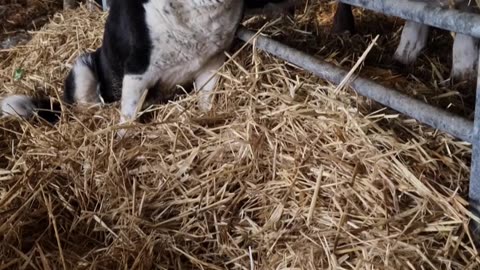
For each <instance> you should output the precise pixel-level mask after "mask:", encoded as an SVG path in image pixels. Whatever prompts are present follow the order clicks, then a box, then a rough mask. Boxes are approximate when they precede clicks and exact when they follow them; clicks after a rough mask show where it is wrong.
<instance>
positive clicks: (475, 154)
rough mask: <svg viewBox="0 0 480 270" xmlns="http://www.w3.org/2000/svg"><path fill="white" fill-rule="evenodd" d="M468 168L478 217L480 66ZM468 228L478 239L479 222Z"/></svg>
mask: <svg viewBox="0 0 480 270" xmlns="http://www.w3.org/2000/svg"><path fill="white" fill-rule="evenodd" d="M479 60H480V58H479ZM479 63H480V62H479ZM470 169H471V170H470V186H469V192H468V197H469V198H468V199H469V202H470V211H472V213H474V214H475V215H476V216H477V217H480V66H479V69H478V75H477V93H476V100H475V119H474V122H473V133H472V164H471V168H470ZM470 229H471V231H472V234H473V236H474V237H475V238H476V240H477V241H478V240H480V224H479V223H477V222H475V221H472V222H471V223H470Z"/></svg>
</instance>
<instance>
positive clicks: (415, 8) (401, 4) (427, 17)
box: [339, 0, 480, 38]
mask: <svg viewBox="0 0 480 270" xmlns="http://www.w3.org/2000/svg"><path fill="white" fill-rule="evenodd" d="M339 1H340V2H342V3H345V4H350V5H352V6H357V7H362V8H366V9H369V10H372V11H376V12H380V13H383V14H385V15H390V16H395V17H400V18H402V19H406V20H410V21H415V22H419V23H423V24H426V25H430V26H434V27H438V28H441V29H445V30H449V31H452V32H457V33H462V34H466V35H470V36H473V37H475V38H480V15H476V14H473V13H468V12H462V11H459V10H453V9H448V7H440V6H438V4H437V5H435V4H432V3H428V1H427V2H424V1H414V0H339ZM472 2H473V1H472Z"/></svg>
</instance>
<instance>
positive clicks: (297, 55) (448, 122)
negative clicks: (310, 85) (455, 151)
mask: <svg viewBox="0 0 480 270" xmlns="http://www.w3.org/2000/svg"><path fill="white" fill-rule="evenodd" d="M339 1H340V2H343V3H345V4H350V5H352V6H357V7H362V8H365V9H369V10H372V11H376V12H379V13H383V14H385V15H391V16H395V17H399V18H402V19H406V20H410V21H415V22H419V23H423V24H426V25H430V26H433V27H437V28H440V29H444V30H448V31H451V32H456V33H462V34H465V35H469V36H472V37H474V38H477V39H480V15H476V14H472V13H467V12H461V11H458V10H452V9H448V8H442V7H439V6H433V5H430V4H427V3H423V2H415V1H413V0H339ZM238 37H239V38H240V39H241V40H243V41H245V42H251V41H252V39H253V38H255V46H256V47H257V48H259V49H261V50H264V51H266V52H268V53H270V54H272V55H275V56H277V57H279V58H281V59H283V60H285V61H287V62H291V63H293V64H295V65H296V66H299V67H301V68H303V69H305V70H307V71H310V72H312V73H313V74H315V75H317V76H318V77H320V78H322V79H325V80H327V81H330V82H332V83H334V84H340V83H341V82H342V81H343V80H344V78H345V77H346V76H347V74H348V71H346V70H343V69H341V68H338V67H336V66H334V65H332V64H329V63H327V62H324V61H321V60H318V59H316V58H314V57H313V56H310V55H308V54H306V53H303V52H301V51H298V50H295V49H293V48H290V47H288V46H285V45H283V44H281V43H280V42H277V41H274V40H272V39H269V38H266V37H261V36H258V37H255V33H253V32H251V31H249V30H247V29H245V28H240V30H239V31H238ZM478 63H479V67H480V59H479V61H478ZM348 85H349V86H350V87H352V88H353V89H354V90H355V91H356V92H358V93H359V94H361V95H363V96H365V97H368V98H370V99H372V100H375V101H377V102H379V103H381V104H383V105H385V106H386V107H389V108H392V109H394V110H396V111H398V112H401V113H403V114H405V115H407V116H409V117H412V118H414V119H416V120H418V121H420V122H422V123H424V124H427V125H429V126H431V127H433V128H436V129H439V130H442V131H444V132H446V133H449V134H450V135H452V136H454V137H456V138H459V139H461V140H464V141H467V142H469V143H471V144H472V161H471V164H472V165H471V174H470V184H469V203H470V210H471V211H472V213H474V214H475V216H477V217H479V218H480V69H479V73H478V75H477V87H476V102H475V118H474V121H473V122H472V121H469V120H467V119H464V118H462V117H460V116H457V115H454V114H452V113H449V112H446V111H443V110H441V109H439V108H436V107H433V106H431V105H429V104H426V103H424V102H421V101H419V100H416V99H415V98H412V97H410V96H407V95H405V94H402V93H400V92H397V91H396V90H394V89H391V88H387V87H384V86H382V85H380V84H377V83H375V82H373V81H371V80H368V79H364V78H361V77H357V78H353V79H352V80H351V81H350V82H349V84H348ZM470 225H471V226H470V228H471V230H472V233H473V236H474V237H475V238H477V236H479V239H480V223H478V222H476V221H473V222H471V224H470Z"/></svg>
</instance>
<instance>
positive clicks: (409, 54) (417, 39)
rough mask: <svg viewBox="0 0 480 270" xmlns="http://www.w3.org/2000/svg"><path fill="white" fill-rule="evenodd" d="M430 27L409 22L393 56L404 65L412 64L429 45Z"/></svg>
mask: <svg viewBox="0 0 480 270" xmlns="http://www.w3.org/2000/svg"><path fill="white" fill-rule="evenodd" d="M429 28H430V27H429V26H428V25H425V24H421V23H417V22H413V21H407V22H406V23H405V26H404V27H403V30H402V36H401V39H400V44H399V45H398V47H397V50H396V51H395V55H394V56H393V57H394V59H395V60H397V61H399V62H400V63H402V64H405V65H408V64H412V63H413V62H415V60H417V58H418V56H419V55H420V53H421V52H422V50H423V49H424V48H425V46H426V45H427V38H428V31H429Z"/></svg>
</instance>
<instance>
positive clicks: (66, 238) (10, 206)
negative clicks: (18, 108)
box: [0, 3, 480, 269]
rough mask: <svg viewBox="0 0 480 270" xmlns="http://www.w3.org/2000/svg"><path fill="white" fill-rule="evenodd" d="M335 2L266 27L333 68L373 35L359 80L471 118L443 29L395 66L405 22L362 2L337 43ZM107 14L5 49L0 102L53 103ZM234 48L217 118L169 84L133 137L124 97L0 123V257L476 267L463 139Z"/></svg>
mask: <svg viewBox="0 0 480 270" xmlns="http://www.w3.org/2000/svg"><path fill="white" fill-rule="evenodd" d="M332 11H333V5H330V4H326V3H322V4H316V5H312V4H310V5H309V6H308V8H305V9H299V10H298V14H297V15H296V20H295V23H294V22H293V21H290V20H288V19H283V20H282V21H279V22H278V23H276V24H273V25H272V26H270V27H267V28H266V30H265V32H266V33H269V34H270V35H272V36H273V38H275V39H279V40H282V41H283V42H287V43H288V44H289V45H291V46H294V47H297V48H301V49H302V50H304V51H307V52H310V53H312V54H314V55H315V56H317V57H320V58H323V59H326V60H327V61H330V62H333V63H337V64H339V65H342V66H344V67H345V68H350V67H352V66H353V65H354V63H355V62H356V61H357V60H358V58H359V57H360V55H361V54H362V53H363V52H364V50H365V49H366V48H367V46H368V45H369V43H370V42H371V41H372V39H373V38H374V37H375V35H376V34H379V35H380V38H379V40H378V43H377V45H376V46H375V47H374V49H373V50H372V51H371V52H370V53H369V55H368V57H367V59H366V61H365V65H363V66H362V70H361V72H360V73H361V74H363V75H364V76H367V77H371V78H375V79H376V80H377V81H379V82H381V83H383V84H385V85H388V86H394V87H395V88H397V89H400V90H402V91H405V92H406V93H408V94H410V95H413V96H415V97H417V98H419V99H422V100H428V102H429V103H431V104H435V105H437V106H439V107H442V108H446V109H448V110H450V111H452V112H455V113H459V114H461V115H463V116H466V117H471V112H472V109H473V108H472V107H471V104H472V103H473V100H472V93H471V92H469V88H468V87H467V86H466V85H462V84H458V85H454V86H451V85H450V84H449V82H448V80H447V79H448V77H449V64H448V62H449V57H450V56H449V55H450V54H451V53H450V49H449V47H448V48H447V47H446V46H450V45H451V43H452V38H451V36H450V35H449V34H448V33H444V32H440V31H437V32H435V33H434V34H433V35H432V37H431V43H433V44H436V45H437V46H435V47H430V48H428V50H426V52H425V54H423V55H422V57H421V59H419V61H418V63H417V64H416V65H415V66H414V67H409V68H404V67H401V66H398V65H397V64H395V63H394V62H393V61H392V60H391V55H392V54H393V51H394V49H395V46H396V44H397V42H398V36H399V33H400V32H399V30H400V27H401V25H402V24H401V21H400V20H396V19H393V18H386V17H384V16H379V15H375V14H373V13H370V12H365V11H361V10H357V11H356V13H357V18H358V24H359V25H358V26H359V33H360V34H358V35H354V36H343V37H340V36H335V35H330V34H328V30H329V28H330V26H331V25H330V23H331V19H332V16H333V13H332ZM104 20H105V14H101V13H90V12H88V11H87V10H85V9H84V8H79V9H77V10H75V11H68V12H66V13H63V14H56V15H55V16H53V17H52V18H51V22H50V23H48V24H47V25H45V27H43V28H42V29H41V30H39V31H37V32H35V33H34V35H33V39H32V40H31V41H30V42H29V43H27V44H26V45H24V46H17V47H15V48H12V49H7V50H0V96H4V95H6V94H11V93H24V94H30V95H31V94H32V93H33V92H35V93H48V94H50V95H53V96H55V97H57V96H58V95H59V93H60V92H61V89H62V81H63V79H64V77H65V75H66V72H67V71H68V70H69V68H70V64H71V63H72V61H73V60H74V59H75V57H76V56H78V55H79V54H80V53H82V52H84V51H89V50H93V49H95V48H96V47H98V46H99V45H100V44H101V37H102V35H101V34H102V31H103V29H102V26H103V22H104ZM264 23H265V21H263V20H255V21H252V22H250V23H249V24H248V26H249V27H250V28H252V29H255V28H259V27H260V26H262V25H263V24H264ZM280 28H281V29H280ZM287 36H288V38H287ZM443 44H444V45H446V46H440V45H443ZM236 49H240V51H239V52H238V54H235V56H234V57H232V59H231V60H230V61H229V63H228V65H227V66H226V67H225V68H224V69H222V71H221V73H222V75H223V79H222V82H221V84H220V85H219V87H218V89H217V92H216V101H215V104H214V108H213V110H212V112H210V113H209V114H202V113H201V112H200V111H199V110H198V109H197V107H196V100H197V98H198V97H197V95H195V94H192V95H188V96H181V97H179V98H178V99H177V100H175V101H172V102H170V103H168V104H166V105H161V106H158V107H155V108H152V109H151V110H150V111H151V112H153V113H154V119H153V120H152V121H150V122H147V123H143V124H135V125H134V126H132V127H131V128H130V130H131V132H133V133H135V136H134V137H132V138H128V139H124V140H117V139H116V138H115V136H114V126H115V123H116V122H117V120H118V111H117V110H118V104H113V105H108V106H107V105H105V106H102V107H101V108H100V106H97V107H89V108H85V107H84V108H75V109H73V111H69V112H67V113H65V115H64V116H63V118H62V120H61V121H60V122H59V123H57V124H56V125H55V126H50V125H47V124H43V123H38V122H32V123H26V122H23V121H19V120H16V119H0V134H1V135H0V153H1V154H0V212H1V213H2V214H1V215H0V269H21V268H27V269H57V268H66V269H77V268H78V269H120V268H123V269H150V268H158V269H478V267H479V265H480V258H478V256H477V250H476V249H475V247H474V246H473V244H472V242H471V238H470V235H469V234H468V230H467V223H468V221H469V212H468V211H467V210H466V207H467V202H466V199H465V198H466V194H467V193H468V178H469V165H470V164H469V162H470V154H471V146H470V145H469V144H467V143H464V142H461V141H458V140H455V139H453V138H452V137H450V136H448V135H446V134H443V133H440V132H437V131H435V130H433V129H431V128H429V127H426V126H424V125H420V124H419V123H417V122H416V121H414V120H411V119H408V118H406V117H403V116H401V115H398V114H397V113H396V112H394V111H391V110H387V109H384V108H383V107H381V106H379V105H378V104H376V103H374V102H371V101H369V100H367V99H365V98H363V97H360V96H357V95H355V93H354V92H352V91H350V90H348V89H345V90H344V89H340V90H339V91H334V90H335V88H336V87H335V86H333V85H331V84H329V83H327V82H325V81H322V80H320V79H318V78H316V77H314V76H312V75H311V74H309V73H308V72H305V71H302V70H299V69H297V68H295V67H293V66H291V65H289V64H287V63H284V62H282V61H280V60H278V59H276V58H273V57H270V56H268V55H267V54H264V53H261V52H259V51H256V50H254V49H253V48H252V47H251V46H245V47H242V44H241V43H239V44H238V45H237V46H236ZM235 52H237V50H232V52H231V54H232V55H234V53H235ZM446 55H448V56H447V57H446ZM470 91H473V90H470ZM314 194H315V196H314Z"/></svg>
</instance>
